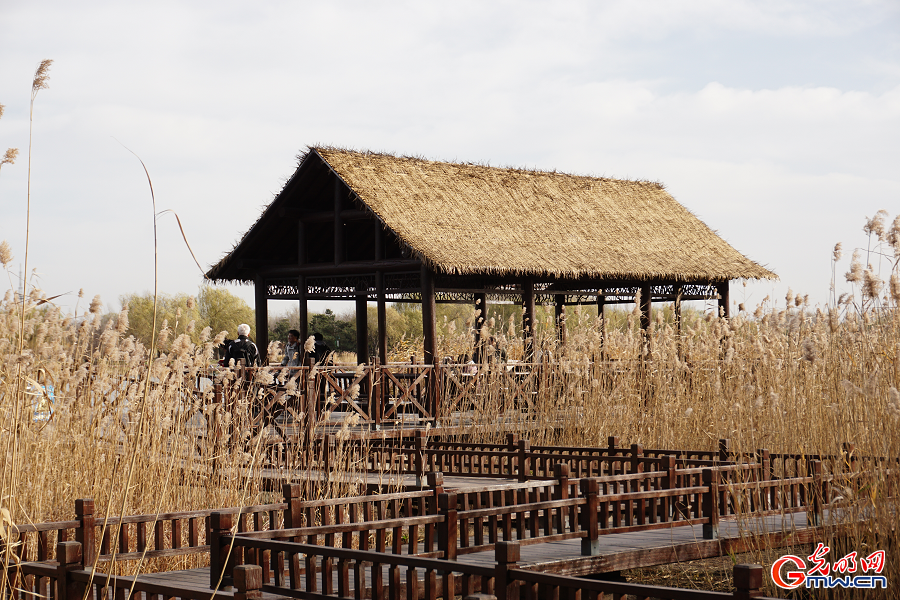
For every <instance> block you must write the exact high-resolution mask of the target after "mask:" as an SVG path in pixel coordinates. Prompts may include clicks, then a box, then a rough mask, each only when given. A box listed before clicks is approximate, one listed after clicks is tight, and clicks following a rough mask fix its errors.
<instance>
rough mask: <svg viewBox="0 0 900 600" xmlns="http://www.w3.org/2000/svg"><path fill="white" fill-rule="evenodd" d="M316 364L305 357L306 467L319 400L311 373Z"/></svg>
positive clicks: (313, 440) (308, 461) (313, 439)
mask: <svg viewBox="0 0 900 600" xmlns="http://www.w3.org/2000/svg"><path fill="white" fill-rule="evenodd" d="M315 364H316V359H314V358H307V359H306V377H304V378H303V379H304V382H305V383H306V386H305V387H306V389H305V391H306V431H305V434H306V460H307V467H309V466H310V463H312V460H313V457H314V454H313V443H314V442H315V439H316V435H315V432H316V418H317V416H316V404H318V402H319V396H318V394H317V393H316V377H315V375H314V374H313V367H314V365H315Z"/></svg>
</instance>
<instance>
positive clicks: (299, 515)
mask: <svg viewBox="0 0 900 600" xmlns="http://www.w3.org/2000/svg"><path fill="white" fill-rule="evenodd" d="M281 493H282V495H283V496H284V503H285V504H287V506H286V507H285V509H284V528H285V529H294V528H297V527H302V526H303V510H302V509H301V508H300V503H301V502H302V500H301V494H302V491H301V489H300V484H299V483H285V484H284V485H282V486H281ZM275 525H276V524H275V523H270V524H269V527H270V528H272V529H277V527H275ZM291 539H293V541H295V542H299V541H300V538H299V537H294V538H291Z"/></svg>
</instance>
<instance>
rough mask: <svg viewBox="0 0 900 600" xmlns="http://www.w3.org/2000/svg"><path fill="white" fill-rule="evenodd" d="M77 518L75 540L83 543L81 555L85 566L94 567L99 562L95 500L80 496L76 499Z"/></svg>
mask: <svg viewBox="0 0 900 600" xmlns="http://www.w3.org/2000/svg"><path fill="white" fill-rule="evenodd" d="M75 518H76V519H77V520H78V529H76V530H75V541H76V542H78V543H79V544H81V555H82V558H83V559H84V566H85V567H93V566H94V564H95V563H96V562H97V546H96V542H95V541H94V536H95V534H96V531H97V530H96V529H95V527H96V523H95V521H94V500H93V499H91V498H80V499H78V500H76V501H75Z"/></svg>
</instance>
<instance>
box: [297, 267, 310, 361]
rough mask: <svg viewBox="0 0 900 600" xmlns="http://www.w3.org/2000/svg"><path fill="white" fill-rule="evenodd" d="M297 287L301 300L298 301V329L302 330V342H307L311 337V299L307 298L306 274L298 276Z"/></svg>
mask: <svg viewBox="0 0 900 600" xmlns="http://www.w3.org/2000/svg"><path fill="white" fill-rule="evenodd" d="M297 288H298V290H299V292H300V300H299V302H298V304H299V306H298V310H299V315H300V318H299V321H300V323H299V324H298V325H297V331H299V332H300V343H301V344H305V343H306V338H308V337H309V301H308V300H307V299H306V276H305V275H301V276H300V277H298V278H297Z"/></svg>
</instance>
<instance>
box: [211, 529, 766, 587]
mask: <svg viewBox="0 0 900 600" xmlns="http://www.w3.org/2000/svg"><path fill="white" fill-rule="evenodd" d="M221 544H222V546H221V548H222V554H221V556H220V557H218V559H216V560H214V561H213V565H212V566H211V570H214V571H215V572H218V573H221V575H220V576H219V577H216V582H217V583H221V584H222V585H237V586H238V589H239V590H242V591H243V592H246V591H250V589H251V588H250V586H248V581H251V582H252V586H253V589H255V590H258V591H259V592H264V593H270V594H276V595H280V596H288V597H302V598H326V597H335V596H337V597H340V598H350V597H353V598H360V599H361V598H371V599H372V600H386V599H389V600H419V599H420V598H421V599H424V600H436V599H437V598H447V599H449V598H454V597H456V596H462V597H466V596H469V595H471V594H474V593H476V592H481V593H482V594H487V595H489V596H493V597H494V598H496V600H519V599H521V598H539V597H540V598H546V597H551V598H558V597H561V596H560V594H562V597H570V598H571V597H575V598H577V597H589V598H591V597H593V598H598V597H602V596H603V594H606V593H610V594H613V595H614V596H615V597H624V595H626V594H631V595H634V596H635V597H638V598H650V597H653V598H661V599H682V598H686V597H691V598H697V599H700V600H721V599H724V598H753V597H755V598H761V597H762V596H761V592H760V590H761V588H762V584H763V569H762V567H761V566H759V565H736V566H735V568H734V582H735V591H734V593H733V594H728V593H723V592H704V591H696V590H690V591H688V590H684V589H677V588H667V587H662V586H650V585H641V584H628V583H617V582H606V581H597V580H592V579H584V578H580V577H568V576H561V575H553V574H549V573H541V572H536V571H531V570H527V569H520V568H517V567H518V562H519V561H520V556H521V554H520V543H519V542H500V543H498V544H497V547H496V549H495V551H494V552H495V555H494V563H495V564H494V566H481V565H473V564H466V563H461V562H457V561H454V560H446V559H444V560H442V559H434V558H422V557H419V556H405V555H397V554H383V553H378V552H372V551H368V550H358V549H353V548H331V547H323V546H316V545H310V544H299V543H292V542H282V541H275V540H260V539H254V538H248V537H246V536H230V535H223V536H222V537H221ZM237 548H241V549H243V551H244V552H245V553H246V554H247V555H253V556H262V555H263V554H268V555H270V556H272V557H274V560H276V561H277V562H278V563H279V564H287V565H290V566H289V568H288V574H286V575H282V576H280V577H278V578H276V579H275V580H274V581H272V582H271V583H270V582H268V581H267V580H266V579H265V578H264V576H263V573H264V571H265V566H264V565H258V564H254V565H249V564H248V565H241V566H234V565H232V564H229V556H230V553H229V549H231V551H232V552H233V551H234V549H237ZM583 594H586V596H585V595H583ZM620 595H621V596H620Z"/></svg>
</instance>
